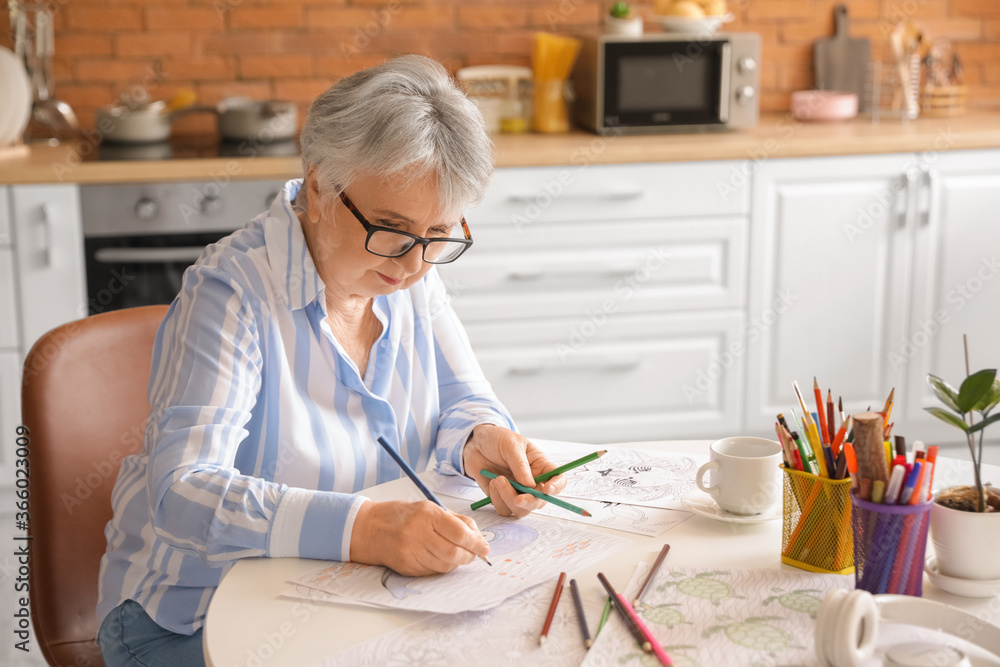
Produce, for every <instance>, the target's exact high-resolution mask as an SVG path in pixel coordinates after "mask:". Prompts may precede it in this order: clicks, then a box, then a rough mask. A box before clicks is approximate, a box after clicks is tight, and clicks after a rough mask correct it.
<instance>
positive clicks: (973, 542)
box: [931, 503, 1000, 581]
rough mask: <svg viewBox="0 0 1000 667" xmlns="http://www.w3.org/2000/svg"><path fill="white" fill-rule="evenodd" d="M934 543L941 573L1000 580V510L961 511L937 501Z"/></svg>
mask: <svg viewBox="0 0 1000 667" xmlns="http://www.w3.org/2000/svg"><path fill="white" fill-rule="evenodd" d="M931 543H932V544H933V545H934V553H935V555H936V556H937V566H938V571H939V572H940V573H941V574H943V575H945V576H948V577H955V578H958V579H971V580H992V581H996V580H1000V512H962V511H959V510H953V509H951V508H948V507H944V506H942V505H938V504H937V503H934V505H933V507H931Z"/></svg>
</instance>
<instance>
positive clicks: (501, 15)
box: [458, 5, 528, 28]
mask: <svg viewBox="0 0 1000 667" xmlns="http://www.w3.org/2000/svg"><path fill="white" fill-rule="evenodd" d="M458 24H459V25H460V26H462V27H466V28H523V27H524V26H526V25H528V10H527V8H525V7H497V6H493V5H486V6H483V7H459V8H458Z"/></svg>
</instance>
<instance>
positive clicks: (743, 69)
mask: <svg viewBox="0 0 1000 667" xmlns="http://www.w3.org/2000/svg"><path fill="white" fill-rule="evenodd" d="M755 69H757V61H756V60H754V59H753V58H751V57H750V56H743V57H742V58H740V59H739V60H737V61H736V71H737V72H739V73H740V74H747V73H748V72H752V71H754V70H755Z"/></svg>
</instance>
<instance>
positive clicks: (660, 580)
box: [583, 563, 854, 667]
mask: <svg viewBox="0 0 1000 667" xmlns="http://www.w3.org/2000/svg"><path fill="white" fill-rule="evenodd" d="M647 572H649V566H648V565H646V564H645V563H641V564H640V565H639V567H638V568H636V572H635V574H634V575H633V576H632V581H631V582H630V583H629V587H628V589H627V590H628V591H629V594H628V597H631V596H632V595H634V591H635V590H637V589H638V582H639V581H641V580H642V578H643V577H645V575H646V573H647ZM834 588H844V589H851V588H854V575H835V574H811V573H806V572H802V573H798V572H789V571H787V570H735V569H721V568H720V569H714V570H710V569H705V568H693V567H666V566H661V568H660V570H658V571H657V572H656V574H655V576H654V577H653V580H652V581H650V582H649V585H648V586H647V587H646V590H645V592H644V593H643V595H642V600H641V601H640V603H639V606H638V607H637V608H636V611H637V612H639V614H640V615H641V616H642V617H643V619H644V620H645V622H646V625H647V627H649V630H650V631H651V632H652V633H653V635H654V636H655V637H656V638H657V639H658V640H659V641H660V643H661V644H662V645H663V648H664V650H665V651H666V652H667V654H668V655H669V656H670V658H671V659H672V660H673V663H674V665H676V667H715V666H716V665H726V667H742V666H746V667H764V666H768V667H778V666H784V665H802V666H806V665H817V664H818V663H817V660H816V657H815V655H814V653H813V635H814V629H815V626H816V621H815V619H816V612H817V611H819V605H820V602H821V601H822V599H823V597H824V596H825V595H826V592H827V591H829V590H831V589H834ZM654 665H659V662H658V661H657V659H656V657H655V656H654V655H652V654H644V653H643V652H642V650H641V649H640V648H639V647H638V646H636V643H635V640H634V639H633V638H632V635H631V634H629V632H628V630H627V629H626V628H625V624H624V623H622V622H621V620H620V619H617V618H615V619H614V622H612V621H611V620H609V621H608V624H607V625H606V626H605V627H604V631H603V632H602V633H601V634H600V635H599V636H598V638H597V640H596V641H595V642H594V645H593V646H592V647H591V649H590V651H588V653H587V658H586V660H584V662H583V667H612V666H613V667H653V666H654Z"/></svg>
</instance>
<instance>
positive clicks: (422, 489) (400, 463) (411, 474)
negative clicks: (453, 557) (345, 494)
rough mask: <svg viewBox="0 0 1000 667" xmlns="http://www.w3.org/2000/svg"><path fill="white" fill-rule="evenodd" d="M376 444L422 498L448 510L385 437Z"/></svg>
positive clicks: (483, 559) (485, 560) (491, 564)
mask: <svg viewBox="0 0 1000 667" xmlns="http://www.w3.org/2000/svg"><path fill="white" fill-rule="evenodd" d="M378 444H380V445H382V449H384V450H385V451H387V452H389V456H391V457H392V460H393V461H395V462H396V465H398V466H399V467H400V468H401V469H402V470H403V472H404V473H406V476H407V477H409V478H410V481H411V482H413V483H414V484H416V485H417V488H418V489H420V492H421V493H422V494H424V498H427V500H429V501H431V502H432V503H434V504H436V505H438V506H439V507H440V508H441V509H443V510H445V511H446V512H447V511H449V510H448V508H447V507H445V506H444V503H442V502H441V501H440V500H438V497H437V496H435V495H434V493H433V492H432V491H431V490H430V489H428V488H427V485H426V484H424V482H423V480H421V479H420V478H419V477H418V476H417V473H416V472H415V471H414V470H413V468H411V467H410V464H409V463H407V462H406V459H404V458H403V457H402V456H400V455H399V452H397V451H396V450H395V449H393V448H392V447H390V446H389V443H388V442H386V441H385V438H381V437H380V438H379V439H378ZM476 557H477V558H478V559H479V560H481V561H483V562H484V563H486V564H487V565H489V566H490V567H493V563H491V562H490V559H489V558H487V557H486V556H476Z"/></svg>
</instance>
